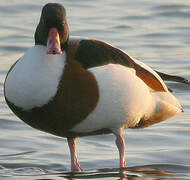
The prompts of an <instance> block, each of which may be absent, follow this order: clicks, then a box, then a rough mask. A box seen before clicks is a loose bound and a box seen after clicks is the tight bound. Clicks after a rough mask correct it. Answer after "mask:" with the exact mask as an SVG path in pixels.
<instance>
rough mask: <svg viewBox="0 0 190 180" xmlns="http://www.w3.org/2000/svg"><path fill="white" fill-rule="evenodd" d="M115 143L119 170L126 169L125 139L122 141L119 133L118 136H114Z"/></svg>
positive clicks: (122, 138)
mask: <svg viewBox="0 0 190 180" xmlns="http://www.w3.org/2000/svg"><path fill="white" fill-rule="evenodd" d="M115 143H116V145H117V148H118V150H119V157H120V168H125V167H126V162H125V139H124V137H123V135H122V132H121V131H120V132H119V133H118V134H116V141H115Z"/></svg>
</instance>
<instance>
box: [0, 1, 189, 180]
mask: <svg viewBox="0 0 190 180" xmlns="http://www.w3.org/2000/svg"><path fill="white" fill-rule="evenodd" d="M47 2H48V1H47V0H43V1H42V0H35V1H33V2H29V1H27V0H9V1H6V0H1V1H0V179H16V180H17V179H19V180H20V179H26V180H29V179H32V180H33V179H51V180H57V179H72V178H73V179H120V176H121V174H120V173H119V169H117V168H118V165H119V161H118V152H117V148H116V146H115V144H114V140H115V138H114V136H113V135H111V134H110V135H104V136H92V137H84V138H80V139H79V140H78V142H77V144H78V146H77V148H78V153H79V161H80V164H81V165H82V167H83V168H84V169H85V170H86V172H85V173H82V174H81V173H79V174H75V175H72V174H70V173H69V170H70V159H69V149H68V147H67V142H66V139H64V138H59V137H55V136H51V135H48V134H46V133H43V132H40V131H37V130H35V129H32V128H30V127H29V126H27V125H26V124H24V123H23V122H22V121H20V120H19V119H18V118H17V117H16V116H15V115H13V114H12V113H11V111H10V110H9V108H8V107H7V105H6V103H5V100H4V97H3V82H4V78H5V75H6V73H7V71H8V69H9V68H10V66H11V65H12V64H13V63H14V62H15V61H16V60H17V59H18V58H19V57H20V56H22V55H23V53H24V52H25V51H26V50H27V49H28V48H29V47H31V46H32V45H33V44H34V41H33V34H34V31H35V28H36V24H37V23H38V20H39V16H40V11H41V8H42V6H43V5H44V4H46V3H47ZM56 2H60V3H62V4H64V6H65V7H66V9H67V16H68V23H69V27H70V31H71V34H72V35H80V36H88V37H92V38H96V39H100V40H104V41H106V42H109V43H111V44H113V45H115V46H117V47H119V48H121V49H122V50H124V51H126V52H127V53H128V54H129V55H131V56H132V57H135V58H136V59H139V60H141V61H143V62H145V63H146V64H148V65H149V66H151V67H153V68H154V69H157V70H159V71H162V72H166V73H171V74H175V75H181V76H183V77H185V78H187V79H190V71H189V70H190V62H189V59H190V51H189V49H190V33H189V32H190V24H189V18H190V2H189V1H186V0H173V1H169V0H161V1H150V0H128V1H125V0H117V1H112V0H96V1H90V0H86V1H82V0H78V1H74V0H65V1H61V0H57V1H56ZM167 85H168V86H169V87H170V88H172V89H173V91H174V95H175V96H176V97H177V98H178V99H179V101H180V102H181V104H182V106H183V109H184V111H185V112H184V113H183V114H181V115H180V116H176V117H174V118H172V119H170V120H168V121H165V122H162V123H160V124H157V125H154V126H152V127H149V128H147V129H142V130H126V131H125V134H124V136H125V139H126V145H127V149H126V156H127V157H126V159H127V165H128V168H127V170H126V172H125V175H126V177H123V179H135V180H136V179H190V156H189V154H190V141H189V139H190V138H189V137H190V122H189V117H190V96H189V90H190V86H189V85H183V84H179V83H171V82H168V83H167ZM73 176H74V177H73ZM121 179H122V178H121Z"/></svg>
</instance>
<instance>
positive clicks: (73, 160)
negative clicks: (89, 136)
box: [67, 138, 83, 171]
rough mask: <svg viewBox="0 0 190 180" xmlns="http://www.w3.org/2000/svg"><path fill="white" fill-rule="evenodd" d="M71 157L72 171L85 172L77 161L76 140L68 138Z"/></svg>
mask: <svg viewBox="0 0 190 180" xmlns="http://www.w3.org/2000/svg"><path fill="white" fill-rule="evenodd" d="M67 142H68V145H69V149H70V155H71V171H83V169H82V168H81V167H80V164H79V163H78V161H77V152H76V138H67Z"/></svg>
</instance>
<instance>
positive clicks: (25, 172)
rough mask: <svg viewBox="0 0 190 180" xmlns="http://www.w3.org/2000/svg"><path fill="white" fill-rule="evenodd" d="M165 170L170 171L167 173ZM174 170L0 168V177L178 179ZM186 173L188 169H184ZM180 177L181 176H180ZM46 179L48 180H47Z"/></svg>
mask: <svg viewBox="0 0 190 180" xmlns="http://www.w3.org/2000/svg"><path fill="white" fill-rule="evenodd" d="M164 169H165V170H164ZM166 169H170V170H169V171H168V170H166ZM176 169H179V167H178V166H175V165H162V164H160V165H146V166H136V167H129V168H123V169H119V168H110V169H98V170H93V171H85V172H76V173H73V172H68V171H64V172H58V171H52V170H47V169H41V168H37V167H24V168H15V169H9V168H4V167H3V166H1V167H0V177H10V176H14V177H27V178H32V179H39V178H40V179H43V178H44V177H46V176H47V175H48V177H49V178H50V179H51V180H54V179H57V178H63V179H65V178H66V179H73V180H74V179H100V178H101V179H104V178H110V179H120V180H124V179H133V180H155V179H163V178H168V179H175V178H177V177H178V173H176V172H175V171H176ZM183 169H184V167H183ZM186 170H187V171H189V170H190V168H188V167H187V168H186ZM180 175H182V174H180ZM49 178H48V179H49Z"/></svg>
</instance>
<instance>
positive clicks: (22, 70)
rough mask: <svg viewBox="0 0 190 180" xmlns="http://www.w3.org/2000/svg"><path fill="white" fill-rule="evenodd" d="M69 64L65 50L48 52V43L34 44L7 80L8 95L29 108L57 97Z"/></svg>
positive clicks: (18, 104)
mask: <svg viewBox="0 0 190 180" xmlns="http://www.w3.org/2000/svg"><path fill="white" fill-rule="evenodd" d="M64 65H65V53H63V54H62V55H47V54H46V47H45V46H39V45H37V46H34V47H32V48H30V49H29V50H28V51H27V52H26V53H25V55H24V56H23V57H22V58H21V59H20V60H19V61H18V62H17V63H16V65H15V66H14V67H13V69H12V70H11V71H10V73H9V74H8V77H7V80H6V83H5V96H6V98H7V99H8V100H9V101H10V102H12V103H14V104H15V105H17V106H19V107H21V108H23V109H25V110H27V109H31V108H33V107H36V106H38V107H39V106H42V105H44V104H46V103H47V102H49V100H50V99H51V98H52V97H54V96H55V94H56V92H57V87H58V84H59V81H60V76H61V75H62V73H63V69H64Z"/></svg>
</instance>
